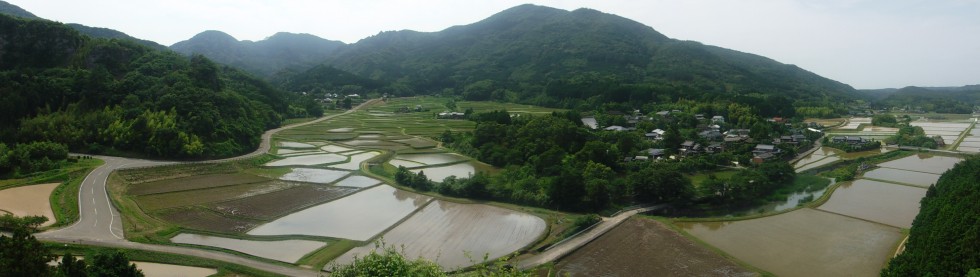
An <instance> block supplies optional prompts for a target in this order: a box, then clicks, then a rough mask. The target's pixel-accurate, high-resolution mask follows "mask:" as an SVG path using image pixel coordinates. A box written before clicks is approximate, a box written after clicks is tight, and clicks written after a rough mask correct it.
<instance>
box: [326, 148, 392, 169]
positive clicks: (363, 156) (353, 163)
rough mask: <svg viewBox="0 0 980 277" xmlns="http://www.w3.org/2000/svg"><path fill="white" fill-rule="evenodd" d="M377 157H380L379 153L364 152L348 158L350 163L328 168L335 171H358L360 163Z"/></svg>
mask: <svg viewBox="0 0 980 277" xmlns="http://www.w3.org/2000/svg"><path fill="white" fill-rule="evenodd" d="M378 155H381V153H379V152H364V153H359V154H354V155H351V156H350V161H347V162H346V163H342V164H334V165H330V166H328V167H330V168H336V169H344V170H358V169H360V168H361V163H363V162H364V161H367V160H368V159H371V158H374V157H377V156H378Z"/></svg>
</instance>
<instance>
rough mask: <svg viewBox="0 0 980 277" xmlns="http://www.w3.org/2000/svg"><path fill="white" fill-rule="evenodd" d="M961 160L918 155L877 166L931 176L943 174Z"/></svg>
mask: <svg viewBox="0 0 980 277" xmlns="http://www.w3.org/2000/svg"><path fill="white" fill-rule="evenodd" d="M962 160H963V159H961V158H956V157H946V156H936V155H929V154H918V155H913V156H908V157H905V158H901V159H898V160H894V161H890V162H884V163H881V164H878V166H880V167H887V168H894V169H901V170H908V171H918V172H926V173H932V174H943V172H946V170H948V169H950V168H953V166H954V165H956V163H958V162H960V161H962Z"/></svg>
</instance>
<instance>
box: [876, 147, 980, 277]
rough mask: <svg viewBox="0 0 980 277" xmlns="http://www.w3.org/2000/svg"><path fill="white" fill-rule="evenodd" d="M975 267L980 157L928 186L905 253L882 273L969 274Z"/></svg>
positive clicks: (979, 242) (978, 264)
mask: <svg viewBox="0 0 980 277" xmlns="http://www.w3.org/2000/svg"><path fill="white" fill-rule="evenodd" d="M971 269H972V270H974V271H978V270H980V157H977V156H974V157H970V158H968V159H966V161H963V162H960V163H959V164H957V165H956V167H953V169H950V170H949V171H946V173H944V174H943V176H942V177H940V178H939V181H938V182H936V185H934V186H931V187H929V190H928V191H927V192H926V197H925V198H922V202H921V208H920V211H919V214H918V215H917V216H916V217H915V220H914V221H912V229H911V230H909V238H908V242H907V243H906V244H905V251H904V252H902V254H899V255H898V256H896V257H895V258H894V259H892V260H891V261H890V262H888V267H886V268H885V269H884V270H882V272H881V276H966V275H967V272H969V271H970V270H971ZM977 273H980V272H977ZM970 276H973V275H970Z"/></svg>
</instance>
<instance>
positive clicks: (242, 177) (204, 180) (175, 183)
mask: <svg viewBox="0 0 980 277" xmlns="http://www.w3.org/2000/svg"><path fill="white" fill-rule="evenodd" d="M268 180H269V179H268V178H263V177H259V176H255V175H251V174H245V173H232V174H208V175H198V176H191V177H184V178H177V179H170V180H162V181H154V182H148V183H141V184H131V185H129V186H128V187H127V189H126V193H127V194H130V195H147V194H155V193H168V192H177V191H183V190H192V189H205V188H214V187H222V186H231V185H241V184H251V183H260V182H265V181H268Z"/></svg>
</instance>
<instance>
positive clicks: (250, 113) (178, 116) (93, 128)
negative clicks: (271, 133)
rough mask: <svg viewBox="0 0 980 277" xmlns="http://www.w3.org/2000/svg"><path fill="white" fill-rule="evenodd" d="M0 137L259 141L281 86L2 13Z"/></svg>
mask: <svg viewBox="0 0 980 277" xmlns="http://www.w3.org/2000/svg"><path fill="white" fill-rule="evenodd" d="M0 41H3V42H4V43H2V44H0V92H2V93H0V110H3V111H4V113H2V114H0V141H2V142H6V143H7V144H14V143H17V142H32V141H50V142H55V143H61V144H65V145H68V147H69V148H70V149H72V150H73V151H87V152H91V153H99V152H103V151H112V152H124V153H132V154H137V155H142V156H153V157H169V158H199V157H219V156H231V155H235V154H240V153H244V152H247V151H249V150H251V149H254V148H255V147H256V146H257V145H258V143H259V141H260V138H259V136H260V135H261V133H262V132H263V131H264V130H266V129H269V128H273V127H276V126H278V125H279V124H280V122H281V121H282V117H283V115H284V113H285V112H286V110H287V108H288V103H287V98H286V95H284V93H282V92H280V91H279V90H276V89H274V88H272V87H271V86H269V85H268V84H267V83H265V82H264V81H261V80H259V79H256V78H253V77H251V76H250V75H248V74H246V73H243V72H241V71H238V70H236V69H232V68H230V67H227V66H219V65H217V64H215V63H213V62H211V61H210V60H208V59H207V58H205V57H203V56H193V57H190V58H187V57H183V56H181V55H179V54H177V53H173V52H164V51H157V50H154V49H150V48H147V47H145V46H142V45H139V44H136V43H134V42H130V41H128V40H119V39H100V38H92V37H89V36H85V35H82V34H80V33H79V32H78V31H76V30H74V29H72V28H69V27H67V26H65V25H63V24H60V23H56V22H50V21H45V20H25V19H18V18H13V17H10V16H6V15H0Z"/></svg>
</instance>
